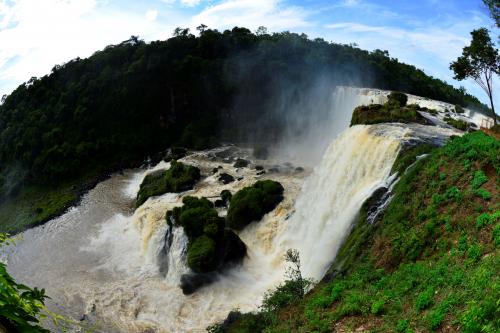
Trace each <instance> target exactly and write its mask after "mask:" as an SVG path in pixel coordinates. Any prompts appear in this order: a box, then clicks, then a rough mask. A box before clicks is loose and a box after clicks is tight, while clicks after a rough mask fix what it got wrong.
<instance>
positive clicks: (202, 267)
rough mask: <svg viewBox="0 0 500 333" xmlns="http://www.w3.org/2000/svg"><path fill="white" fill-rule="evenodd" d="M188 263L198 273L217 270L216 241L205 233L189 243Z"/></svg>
mask: <svg viewBox="0 0 500 333" xmlns="http://www.w3.org/2000/svg"><path fill="white" fill-rule="evenodd" d="M187 263H188V266H189V267H190V268H191V269H192V270H193V271H195V272H197V273H203V272H209V271H213V270H215V268H216V266H217V260H216V244H215V241H214V240H213V239H212V238H210V237H208V236H205V235H202V236H200V237H198V238H196V239H195V240H194V241H193V242H192V243H191V244H190V245H189V248H188V251H187Z"/></svg>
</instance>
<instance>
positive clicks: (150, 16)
mask: <svg viewBox="0 0 500 333" xmlns="http://www.w3.org/2000/svg"><path fill="white" fill-rule="evenodd" d="M157 17H158V11H157V10H154V9H150V10H148V11H147V12H146V20H148V21H149V22H153V21H155V20H156V18H157Z"/></svg>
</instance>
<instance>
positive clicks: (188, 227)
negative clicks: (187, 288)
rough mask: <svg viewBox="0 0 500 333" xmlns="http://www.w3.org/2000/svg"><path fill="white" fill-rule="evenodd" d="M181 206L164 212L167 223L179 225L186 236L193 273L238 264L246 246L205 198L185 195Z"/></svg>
mask: <svg viewBox="0 0 500 333" xmlns="http://www.w3.org/2000/svg"><path fill="white" fill-rule="evenodd" d="M182 202H183V204H184V205H183V206H182V207H176V208H174V209H173V210H171V211H168V212H167V214H166V218H167V223H169V224H170V225H172V226H174V227H182V228H183V229H184V232H185V234H186V236H187V237H188V241H189V243H188V252H187V264H188V266H189V268H191V269H192V270H193V272H195V273H208V272H213V271H215V270H219V269H222V268H223V267H224V266H225V265H226V264H229V263H237V262H239V261H241V260H242V259H243V257H244V256H245V254H246V246H245V244H244V243H243V242H242V241H241V239H240V238H239V237H238V235H236V234H235V233H234V232H232V231H231V230H228V229H225V219H224V218H222V217H220V216H219V215H218V214H217V211H216V210H215V208H214V205H213V204H212V202H210V201H209V200H208V199H206V198H195V197H190V196H187V197H184V198H183V200H182Z"/></svg>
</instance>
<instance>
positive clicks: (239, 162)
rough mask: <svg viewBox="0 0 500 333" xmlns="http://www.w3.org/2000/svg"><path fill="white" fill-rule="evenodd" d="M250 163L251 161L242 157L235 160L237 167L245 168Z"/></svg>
mask: <svg viewBox="0 0 500 333" xmlns="http://www.w3.org/2000/svg"><path fill="white" fill-rule="evenodd" d="M249 164H250V162H249V161H247V160H245V159H242V158H238V159H237V160H236V162H234V165H233V166H234V167H235V168H245V167H247V166H248V165H249Z"/></svg>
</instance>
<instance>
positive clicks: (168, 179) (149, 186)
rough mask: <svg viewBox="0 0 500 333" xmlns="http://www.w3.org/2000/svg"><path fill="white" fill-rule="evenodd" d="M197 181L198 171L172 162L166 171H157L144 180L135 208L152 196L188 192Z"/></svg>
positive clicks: (189, 166)
mask: <svg viewBox="0 0 500 333" xmlns="http://www.w3.org/2000/svg"><path fill="white" fill-rule="evenodd" d="M199 179H200V169H198V168H197V167H194V166H191V165H186V164H183V163H181V162H177V161H172V162H171V165H170V168H169V169H168V170H166V171H165V170H158V171H155V172H152V173H150V174H149V175H147V176H146V177H145V178H144V180H143V181H142V184H141V186H140V189H139V193H138V194H137V201H136V207H139V206H140V205H142V204H143V203H144V202H145V201H146V200H147V199H148V198H149V197H152V196H157V195H161V194H164V193H168V192H183V191H187V190H190V189H192V188H193V186H194V185H195V184H196V182H197V181H198V180H199Z"/></svg>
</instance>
